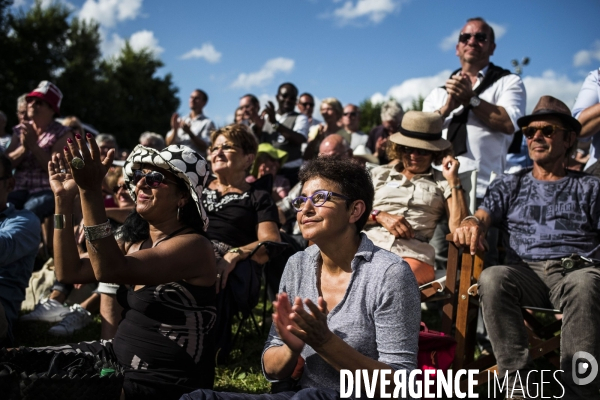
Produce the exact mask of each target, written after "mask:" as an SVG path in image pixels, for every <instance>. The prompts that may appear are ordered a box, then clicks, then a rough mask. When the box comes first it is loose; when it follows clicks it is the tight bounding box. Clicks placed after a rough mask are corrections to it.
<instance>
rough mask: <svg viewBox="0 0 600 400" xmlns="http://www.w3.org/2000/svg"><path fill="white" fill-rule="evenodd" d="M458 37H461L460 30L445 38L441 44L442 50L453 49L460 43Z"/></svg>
mask: <svg viewBox="0 0 600 400" xmlns="http://www.w3.org/2000/svg"><path fill="white" fill-rule="evenodd" d="M458 35H460V29H457V30H455V31H453V32H452V33H451V34H449V35H448V36H446V37H445V38H443V39H442V41H441V42H440V49H442V50H444V51H448V50H451V49H453V48H454V46H456V43H457V42H458Z"/></svg>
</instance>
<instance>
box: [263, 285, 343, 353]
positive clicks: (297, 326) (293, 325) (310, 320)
mask: <svg viewBox="0 0 600 400" xmlns="http://www.w3.org/2000/svg"><path fill="white" fill-rule="evenodd" d="M304 305H306V307H307V308H308V310H309V311H310V312H307V311H306V310H305V308H304ZM273 307H274V309H275V312H274V313H273V322H274V325H275V329H276V330H277V333H278V334H279V337H281V339H282V340H283V342H284V343H285V344H286V345H287V346H288V347H289V348H290V349H291V350H292V351H293V352H295V353H298V354H299V353H300V352H301V351H302V349H303V348H304V344H308V345H309V346H310V347H312V348H313V349H314V350H315V351H316V352H319V349H321V348H323V347H324V346H325V345H326V344H327V342H329V340H331V338H332V337H333V336H334V334H333V332H331V331H330V330H329V327H328V326H327V313H328V312H327V303H326V302H325V300H324V299H323V297H320V296H319V299H318V300H317V304H315V303H313V302H312V301H311V300H310V299H304V301H303V300H302V299H301V298H300V297H296V298H295V299H294V304H293V305H291V304H290V301H289V298H288V295H287V293H280V294H278V295H277V300H275V301H274V302H273Z"/></svg>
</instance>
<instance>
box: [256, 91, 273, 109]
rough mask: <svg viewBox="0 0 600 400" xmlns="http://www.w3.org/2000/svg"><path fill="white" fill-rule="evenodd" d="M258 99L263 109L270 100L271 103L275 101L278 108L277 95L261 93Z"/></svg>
mask: <svg viewBox="0 0 600 400" xmlns="http://www.w3.org/2000/svg"><path fill="white" fill-rule="evenodd" d="M258 101H260V108H261V110H262V109H264V108H265V105H266V104H267V103H268V102H269V101H270V102H271V103H273V105H274V106H275V109H277V99H276V98H275V95H272V94H267V93H263V94H261V95H259V96H258Z"/></svg>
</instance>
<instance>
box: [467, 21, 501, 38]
mask: <svg viewBox="0 0 600 400" xmlns="http://www.w3.org/2000/svg"><path fill="white" fill-rule="evenodd" d="M473 21H478V22H481V23H482V24H483V26H485V27H487V28H488V29H489V31H490V43H492V44H494V43H496V34H495V33H494V28H492V26H491V25H490V24H488V23H487V21H486V20H485V19H483V18H481V17H475V18H469V19H468V20H467V24H468V23H469V22H473Z"/></svg>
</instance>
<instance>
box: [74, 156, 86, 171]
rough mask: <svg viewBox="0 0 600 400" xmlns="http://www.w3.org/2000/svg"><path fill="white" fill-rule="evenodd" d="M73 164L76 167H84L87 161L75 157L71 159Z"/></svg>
mask: <svg viewBox="0 0 600 400" xmlns="http://www.w3.org/2000/svg"><path fill="white" fill-rule="evenodd" d="M71 165H72V166H73V168H75V169H82V168H83V167H85V162H84V161H83V160H82V159H81V158H79V157H73V159H72V160H71Z"/></svg>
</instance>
